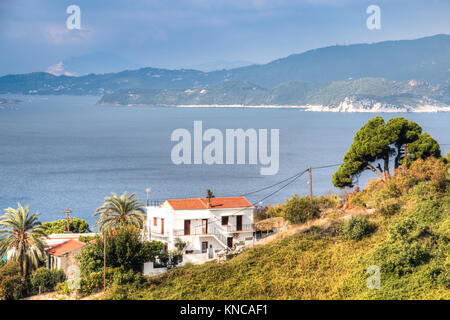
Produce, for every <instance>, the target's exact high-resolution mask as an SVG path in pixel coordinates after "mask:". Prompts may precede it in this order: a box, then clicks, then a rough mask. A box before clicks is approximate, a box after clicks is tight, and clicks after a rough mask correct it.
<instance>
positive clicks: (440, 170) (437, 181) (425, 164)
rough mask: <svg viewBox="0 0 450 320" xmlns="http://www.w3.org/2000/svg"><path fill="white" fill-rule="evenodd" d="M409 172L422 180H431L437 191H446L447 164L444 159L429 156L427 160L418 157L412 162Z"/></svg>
mask: <svg viewBox="0 0 450 320" xmlns="http://www.w3.org/2000/svg"><path fill="white" fill-rule="evenodd" d="M408 171H409V174H410V175H411V176H413V177H414V178H416V179H418V180H421V181H429V182H430V185H431V186H432V187H433V189H434V190H435V191H445V188H446V185H447V181H446V177H445V174H446V165H445V164H444V162H443V161H441V160H439V159H436V158H433V157H429V158H427V159H425V160H422V159H417V160H416V161H414V162H413V163H412V164H411V167H410V168H409V170H408Z"/></svg>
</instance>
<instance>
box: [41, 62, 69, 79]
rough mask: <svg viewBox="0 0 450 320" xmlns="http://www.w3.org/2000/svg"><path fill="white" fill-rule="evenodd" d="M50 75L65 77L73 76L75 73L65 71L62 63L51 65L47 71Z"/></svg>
mask: <svg viewBox="0 0 450 320" xmlns="http://www.w3.org/2000/svg"><path fill="white" fill-rule="evenodd" d="M45 71H46V72H48V73H51V74H53V75H55V76H60V75H65V76H73V75H74V74H73V73H70V72H67V71H64V64H63V62H62V61H60V62H58V63H55V64H54V65H51V66H50V67H48V68H47V70H45Z"/></svg>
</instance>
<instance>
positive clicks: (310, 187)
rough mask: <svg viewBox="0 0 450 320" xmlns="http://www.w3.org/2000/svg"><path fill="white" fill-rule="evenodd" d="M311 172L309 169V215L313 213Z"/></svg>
mask: <svg viewBox="0 0 450 320" xmlns="http://www.w3.org/2000/svg"><path fill="white" fill-rule="evenodd" d="M312 201H313V200H312V172H311V167H309V202H310V205H311V214H312V212H313V202H312Z"/></svg>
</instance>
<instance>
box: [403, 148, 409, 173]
mask: <svg viewBox="0 0 450 320" xmlns="http://www.w3.org/2000/svg"><path fill="white" fill-rule="evenodd" d="M403 149H404V150H405V169H408V152H407V151H406V143H405V144H404V145H403Z"/></svg>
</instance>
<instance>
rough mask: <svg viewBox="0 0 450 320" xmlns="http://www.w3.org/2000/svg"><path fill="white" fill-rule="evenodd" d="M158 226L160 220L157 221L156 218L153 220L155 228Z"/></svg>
mask: <svg viewBox="0 0 450 320" xmlns="http://www.w3.org/2000/svg"><path fill="white" fill-rule="evenodd" d="M157 224H158V219H156V218H153V226H155V227H156V225H157Z"/></svg>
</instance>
